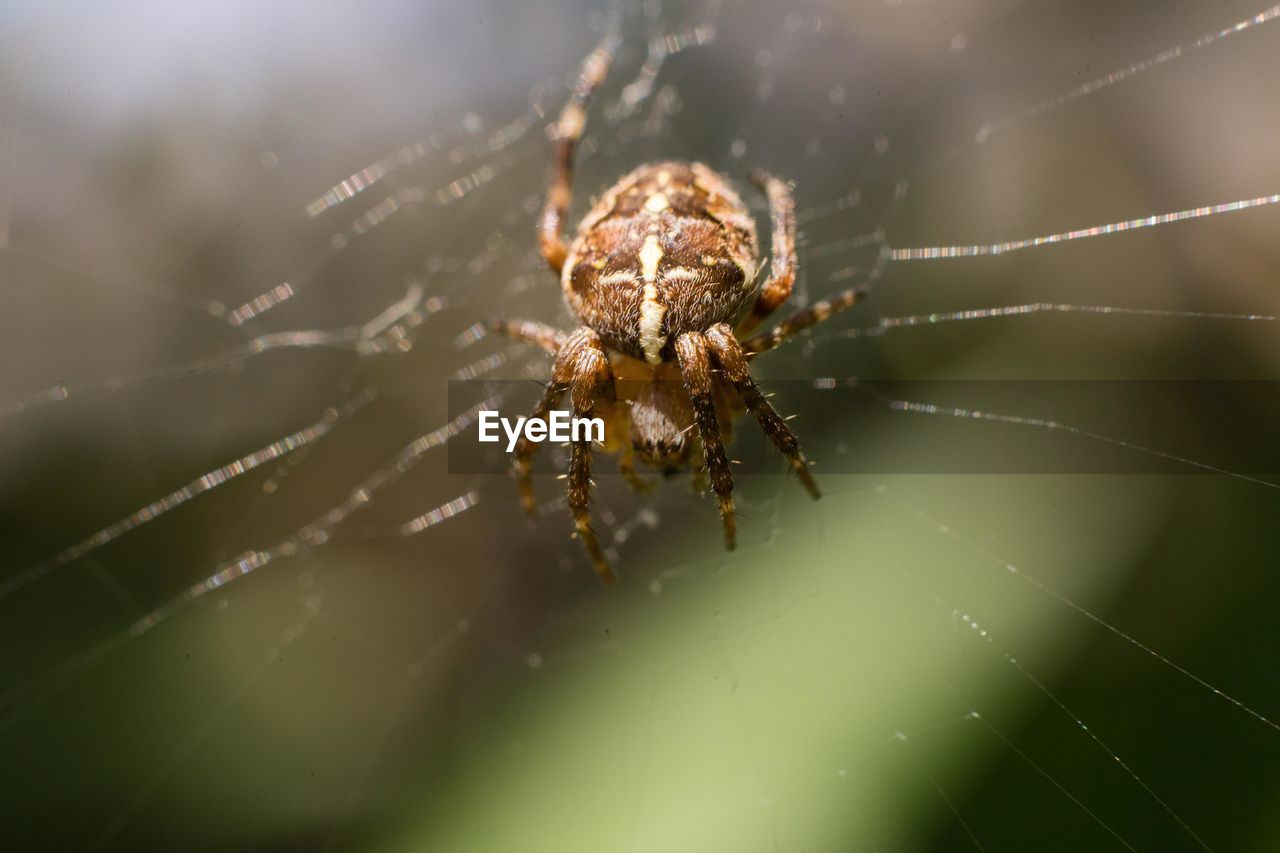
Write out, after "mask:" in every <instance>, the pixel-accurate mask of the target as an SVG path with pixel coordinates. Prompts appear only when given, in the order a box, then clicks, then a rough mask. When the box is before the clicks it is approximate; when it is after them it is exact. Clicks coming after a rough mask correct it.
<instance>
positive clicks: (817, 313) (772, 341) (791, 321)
mask: <svg viewBox="0 0 1280 853" xmlns="http://www.w3.org/2000/svg"><path fill="white" fill-rule="evenodd" d="M866 295H867V292H866V291H865V290H860V289H858V288H850V289H849V290H846V291H844V292H843V293H838V294H836V295H835V296H833V297H831V298H830V299H824V300H822V301H821V302H815V303H814V304H813V305H811V306H809V307H808V308H806V309H805V310H803V311H800V312H798V313H796V314H792V315H791V316H790V317H788V318H787V319H785V320H783V321H782V322H781V323H779V324H778V325H776V326H774V327H773V328H772V329H770V330H769V331H767V332H761V333H760V334H758V335H755V336H754V337H751V338H749V339H748V340H746V341H743V342H742V344H741V346H742V349H743V351H744V352H745V354H746V356H747V358H752V357H754V356H757V355H759V354H760V353H762V352H768V351H769V350H771V349H773V348H774V347H776V346H778V345H779V344H781V343H782V342H783V341H786V340H788V339H789V338H792V337H795V336H796V335H797V334H799V333H800V332H803V331H804V330H805V329H807V328H809V327H810V326H815V325H817V324H818V323H821V322H822V321H823V320H826V319H827V318H828V317H831V316H833V315H835V314H839V313H840V312H841V311H847V310H848V309H850V308H852V307H853V306H854V305H857V304H858V302H859V301H860V300H861V299H862V297H864V296H866Z"/></svg>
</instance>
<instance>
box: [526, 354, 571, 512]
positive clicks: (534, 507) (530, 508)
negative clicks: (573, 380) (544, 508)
mask: <svg viewBox="0 0 1280 853" xmlns="http://www.w3.org/2000/svg"><path fill="white" fill-rule="evenodd" d="M566 387H567V385H566V383H564V382H563V381H560V379H559V377H557V378H554V379H552V381H550V382H548V383H547V387H546V389H545V390H544V391H543V392H542V399H541V400H539V401H538V404H537V405H536V406H534V407H533V412H532V413H531V414H530V415H529V420H531V421H545V420H546V419H547V415H548V414H549V413H550V412H551V409H552V407H554V406H555V404H556V403H557V402H559V400H560V397H561V396H563V395H564V392H565V390H566ZM537 449H538V444H537V442H534V441H530V440H529V439H528V438H527V437H526V436H525V435H524V433H521V434H520V439H519V440H518V441H517V442H516V448H515V457H516V458H515V463H514V466H513V472H514V473H515V475H516V488H518V489H519V490H520V506H521V507H523V508H524V511H525V512H527V513H528V514H529V515H534V514H535V513H537V511H538V501H537V499H536V498H535V497H534V494H533V454H534V452H535V451H536V450H537Z"/></svg>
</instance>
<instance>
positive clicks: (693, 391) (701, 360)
mask: <svg viewBox="0 0 1280 853" xmlns="http://www.w3.org/2000/svg"><path fill="white" fill-rule="evenodd" d="M676 356H677V357H678V358H679V360H680V373H681V375H682V376H683V377H684V387H685V390H686V391H687V392H688V393H689V400H690V402H691V403H692V404H693V416H694V421H695V422H696V423H697V424H698V434H699V435H700V436H701V438H702V457H703V461H704V463H705V465H706V468H707V473H708V474H710V475H711V487H712V488H713V489H715V493H716V497H717V498H719V500H720V518H721V520H722V521H723V522H724V544H725V547H726V548H729V549H732V548H733V547H734V544H735V541H736V535H735V523H734V519H733V474H732V473H731V472H730V471H729V459H728V457H727V456H726V455H725V450H724V439H723V438H722V437H721V435H720V421H719V419H718V417H717V415H716V402H715V397H714V395H713V393H712V391H713V388H714V381H713V378H712V375H711V356H710V353H709V352H708V345H707V339H706V338H705V337H703V336H702V335H701V334H699V333H698V332H686V333H684V334H683V335H681V336H680V337H678V338H676Z"/></svg>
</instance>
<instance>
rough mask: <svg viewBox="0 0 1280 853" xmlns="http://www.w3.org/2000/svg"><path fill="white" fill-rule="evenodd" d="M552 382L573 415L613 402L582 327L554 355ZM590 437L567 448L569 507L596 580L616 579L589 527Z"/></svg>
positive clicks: (596, 342)
mask: <svg viewBox="0 0 1280 853" xmlns="http://www.w3.org/2000/svg"><path fill="white" fill-rule="evenodd" d="M553 381H554V382H555V383H556V384H562V385H563V386H564V387H566V388H567V389H568V391H569V399H570V400H571V401H572V403H573V416H574V417H575V418H589V417H591V416H592V413H593V412H594V411H595V405H596V401H597V400H604V401H607V402H612V401H613V371H612V370H611V369H610V367H609V357H608V355H607V354H606V353H605V350H604V345H603V344H602V343H601V341H600V336H599V335H597V334H596V333H595V332H593V331H591V330H590V329H588V328H586V327H583V328H580V329H578V331H576V332H574V333H573V334H572V335H570V336H569V338H568V339H567V340H566V341H565V343H564V346H563V347H561V349H560V354H559V355H558V356H557V357H556V366H555V374H554V377H553ZM590 501H591V439H590V438H587V437H583V438H579V439H578V440H576V441H574V442H573V443H572V444H571V445H570V447H569V509H570V510H571V511H572V512H573V523H574V528H575V530H576V532H577V535H578V538H579V539H581V540H582V546H583V547H584V548H586V550H587V554H588V556H590V557H591V563H592V565H593V566H594V568H595V570H596V574H597V575H599V576H600V580H601V581H603V582H604V583H606V584H611V583H613V582H614V581H616V580H617V578H616V577H615V575H614V574H613V570H612V569H611V568H609V562H608V561H607V560H606V559H605V557H604V551H603V550H601V548H600V542H599V540H597V539H596V534H595V530H593V529H592V527H591V509H590Z"/></svg>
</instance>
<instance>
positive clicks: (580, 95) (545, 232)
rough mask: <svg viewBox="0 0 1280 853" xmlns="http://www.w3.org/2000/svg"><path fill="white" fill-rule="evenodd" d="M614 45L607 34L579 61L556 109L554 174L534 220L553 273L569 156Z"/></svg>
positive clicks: (559, 257) (559, 263) (568, 185)
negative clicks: (574, 79)
mask: <svg viewBox="0 0 1280 853" xmlns="http://www.w3.org/2000/svg"><path fill="white" fill-rule="evenodd" d="M617 46H618V38H617V36H616V35H613V34H610V35H609V36H606V37H605V39H604V40H603V41H602V42H601V43H600V44H599V45H597V46H596V49H595V50H593V51H591V53H589V54H588V55H587V58H586V59H585V60H583V62H582V68H581V69H579V71H578V82H577V83H576V84H575V85H574V87H573V93H572V94H571V95H570V96H569V101H568V103H566V104H565V105H564V108H563V109H561V110H560V119H559V121H557V122H556V125H555V131H554V134H555V139H556V151H555V156H556V163H555V173H554V174H553V176H552V178H551V185H550V186H549V187H548V188H547V201H546V204H545V205H544V206H543V208H542V217H541V219H539V221H538V243H539V247H540V249H541V250H542V256H543V257H544V258H546V259H547V263H548V264H549V265H550V266H551V269H552V270H553V271H554V272H555V273H556V275H559V274H560V269H561V268H562V267H563V266H564V259H565V256H566V255H567V254H568V253H569V249H568V247H567V246H566V245H565V242H564V218H565V213H566V212H567V211H568V210H569V200H570V198H571V197H572V193H571V189H572V186H573V155H574V152H575V151H576V150H577V147H578V141H579V140H580V139H582V130H583V128H584V127H585V126H586V123H587V107H588V105H589V104H590V103H591V96H592V95H594V94H595V91H596V89H597V88H599V86H600V84H601V83H602V82H603V81H604V78H605V75H606V74H607V73H608V72H609V64H610V63H611V62H612V61H613V53H614V51H615V50H616V49H617Z"/></svg>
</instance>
